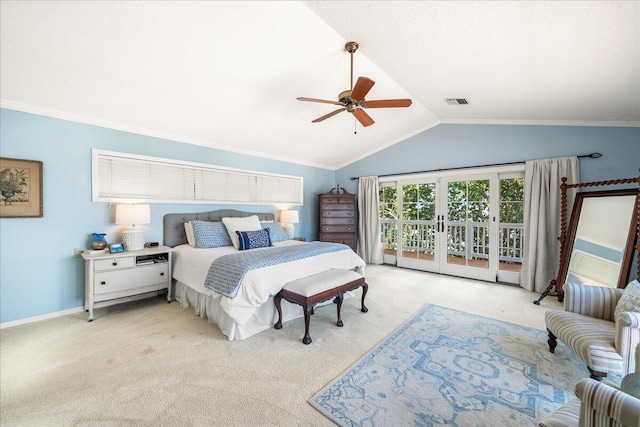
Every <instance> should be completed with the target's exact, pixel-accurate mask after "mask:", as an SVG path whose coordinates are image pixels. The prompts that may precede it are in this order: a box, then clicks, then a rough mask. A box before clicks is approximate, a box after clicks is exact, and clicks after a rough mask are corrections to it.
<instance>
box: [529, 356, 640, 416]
mask: <svg viewBox="0 0 640 427" xmlns="http://www.w3.org/2000/svg"><path fill="white" fill-rule="evenodd" d="M635 359H636V366H637V367H639V368H640V346H638V347H636V357H635ZM638 375H640V373H635V374H630V375H627V376H626V377H625V378H624V379H623V380H622V386H621V388H622V390H621V389H620V388H619V387H617V386H616V385H615V384H611V383H608V382H606V381H603V382H598V381H595V380H593V379H591V378H585V379H583V380H581V381H580V382H579V383H578V384H576V387H575V390H574V391H575V394H576V396H577V398H576V399H573V400H571V401H570V402H568V403H565V404H564V405H562V406H561V407H560V408H559V409H558V410H557V411H555V412H554V413H552V414H550V415H548V416H547V417H545V418H544V419H543V420H541V421H540V422H539V424H538V426H539V427H605V426H606V427H623V426H627V427H630V426H633V427H638V426H640V399H638V398H637V397H635V396H632V395H631V394H628V393H634V394H636V396H637V394H638V392H640V390H639V388H640V385H639V383H640V381H638ZM632 377H633V378H632ZM628 380H630V381H628ZM623 390H624V391H623Z"/></svg>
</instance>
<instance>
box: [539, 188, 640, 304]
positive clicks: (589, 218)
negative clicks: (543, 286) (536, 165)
mask: <svg viewBox="0 0 640 427" xmlns="http://www.w3.org/2000/svg"><path fill="white" fill-rule="evenodd" d="M620 181H624V182H622V183H633V182H638V183H639V184H640V177H639V178H637V179H628V180H620ZM607 183H610V182H606V181H604V182H602V184H601V183H600V182H596V183H584V184H573V185H570V184H566V183H565V182H564V181H563V185H565V188H561V190H562V194H563V196H564V195H566V190H567V189H568V188H576V187H586V186H588V187H592V186H595V185H606V184H607ZM639 199H640V189H639V188H627V189H618V190H605V191H584V192H579V193H577V194H576V196H575V202H574V205H573V210H572V212H571V219H570V221H569V224H568V226H567V225H566V197H565V198H564V199H563V200H562V203H563V206H562V210H563V211H562V218H561V227H560V228H561V236H560V237H559V240H560V244H561V250H560V266H559V270H558V277H557V278H556V279H554V280H552V281H551V283H550V284H549V287H548V288H547V290H545V292H544V293H543V294H542V296H541V297H540V299H538V300H537V301H534V303H536V304H538V303H539V302H540V300H541V299H542V298H544V297H545V296H546V295H549V294H550V292H551V291H552V290H553V289H555V293H554V294H553V295H554V296H557V297H558V301H563V299H564V294H563V291H562V285H563V284H565V283H583V284H588V285H595V286H610V287H614V288H616V287H617V288H624V287H625V286H626V285H627V284H628V283H629V282H630V281H631V280H633V279H635V278H636V277H638V276H640V264H639V265H638V271H632V269H633V268H632V266H633V264H634V263H633V259H634V254H635V253H636V252H637V250H638V249H637V246H638V243H639V242H638V234H639V233H640V231H639V224H638V221H639V217H640V206H639V203H640V202H639ZM636 256H637V255H636ZM639 262H640V261H639Z"/></svg>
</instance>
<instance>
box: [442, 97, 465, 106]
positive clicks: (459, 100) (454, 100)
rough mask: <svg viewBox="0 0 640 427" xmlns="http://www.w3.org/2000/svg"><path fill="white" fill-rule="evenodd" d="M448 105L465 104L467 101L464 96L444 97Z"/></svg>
mask: <svg viewBox="0 0 640 427" xmlns="http://www.w3.org/2000/svg"><path fill="white" fill-rule="evenodd" d="M444 100H445V101H446V102H447V104H449V105H467V104H468V103H469V102H468V101H467V100H466V99H464V98H445V99H444Z"/></svg>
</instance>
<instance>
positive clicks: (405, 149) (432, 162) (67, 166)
mask: <svg viewBox="0 0 640 427" xmlns="http://www.w3.org/2000/svg"><path fill="white" fill-rule="evenodd" d="M221 142H224V141H221ZM257 143H259V141H257ZM92 148H98V149H104V150H112V151H121V152H127V153H133V154H142V155H149V156H157V157H166V158H173V159H179V160H186V161H193V162H200V163H210V164H215V165H221V166H228V167H237V168H243V169H254V170H261V171H266V172H274V173H282V174H289V175H298V176H303V177H304V186H305V198H304V206H303V207H301V208H300V216H301V221H302V223H301V224H298V225H297V226H296V235H300V236H303V237H306V238H307V239H314V238H315V234H316V231H317V224H316V218H317V197H316V195H317V194H319V193H325V192H327V191H328V190H329V189H331V188H332V187H334V186H335V184H336V183H339V184H340V185H341V186H342V187H344V188H346V189H347V190H348V191H350V192H353V193H355V192H356V190H357V181H351V180H350V179H349V177H351V176H364V175H381V174H395V173H402V172H413V171H421V170H431V169H442V168H455V167H465V166H477V165H484V164H490V163H504V162H515V161H523V160H527V159H537V158H548V157H557V156H566V155H573V154H587V153H591V152H594V151H597V152H600V153H602V154H603V157H602V158H600V159H597V160H591V159H585V160H582V161H581V162H580V167H581V178H582V181H592V180H602V179H614V178H628V177H633V176H637V174H638V168H639V167H640V129H638V128H600V127H562V126H493V125H440V126H437V127H435V128H433V129H429V130H427V131H425V132H423V133H421V134H419V135H416V136H414V137H412V138H409V139H407V140H406V141H403V142H401V143H399V144H396V145H394V146H392V147H389V148H387V149H385V150H383V151H381V152H378V153H376V154H373V155H371V156H369V157H367V158H364V159H362V160H360V161H358V162H355V163H353V164H351V165H349V166H346V167H344V168H342V169H340V170H339V171H337V172H335V173H334V172H333V171H329V170H325V169H320V168H312V167H307V166H301V165H295V164H291V163H286V162H281V161H276V160H268V159H263V158H259V157H253V156H247V155H242V154H237V153H233V152H227V151H222V150H215V149H208V148H204V147H200V146H196V145H190V144H182V143H177V142H173V141H168V140H162V139H158V138H152V137H147V136H142V135H135V134H131V133H127V132H121V131H116V130H111V129H105V128H101V127H97V126H91V125H84V124H79V123H74V122H68V121H64V120H58V119H52V118H48V117H42V116H37V115H33V114H27V113H21V112H17V111H12V110H6V109H0V156H2V157H13V158H20V159H31V160H41V161H43V162H44V217H43V218H30V219H15V218H11V219H9V218H6V219H0V322H8V321H12V320H16V319H22V318H28V317H32V316H37V315H42V314H47V313H53V312H57V311H62V310H66V309H71V308H76V307H80V306H82V305H83V303H84V284H83V281H84V270H83V268H84V267H83V261H82V259H78V258H73V257H72V254H73V248H76V247H80V248H86V247H87V244H88V240H89V234H90V233H92V232H105V233H107V238H113V236H116V233H117V231H118V230H119V227H117V226H116V225H114V224H113V212H112V209H109V208H108V206H107V204H106V203H93V202H91V149H92ZM219 208H235V209H240V210H247V211H254V212H258V211H272V212H277V208H275V207H273V206H228V205H225V206H211V205H182V204H180V205H178V204H153V205H152V206H151V220H152V223H151V224H149V225H147V226H145V237H146V239H147V240H157V241H162V217H163V216H164V214H166V213H173V212H203V211H207V210H211V209H219Z"/></svg>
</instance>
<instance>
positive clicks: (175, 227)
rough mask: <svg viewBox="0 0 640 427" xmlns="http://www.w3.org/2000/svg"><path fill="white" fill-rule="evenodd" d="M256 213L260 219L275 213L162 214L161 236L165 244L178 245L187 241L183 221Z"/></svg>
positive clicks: (234, 211)
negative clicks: (162, 227) (162, 228)
mask: <svg viewBox="0 0 640 427" xmlns="http://www.w3.org/2000/svg"><path fill="white" fill-rule="evenodd" d="M251 215H258V218H259V219H260V221H274V220H275V215H274V214H272V213H256V212H242V211H237V210H234V209H221V210H218V211H210V212H200V213H175V214H166V215H165V216H164V231H163V234H162V238H163V240H164V242H163V244H164V245H165V246H170V247H174V246H178V245H182V244H184V243H187V235H186V234H185V232H184V223H185V222H187V221H193V220H194V219H199V220H201V221H222V218H225V217H233V218H238V217H245V216H251Z"/></svg>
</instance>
